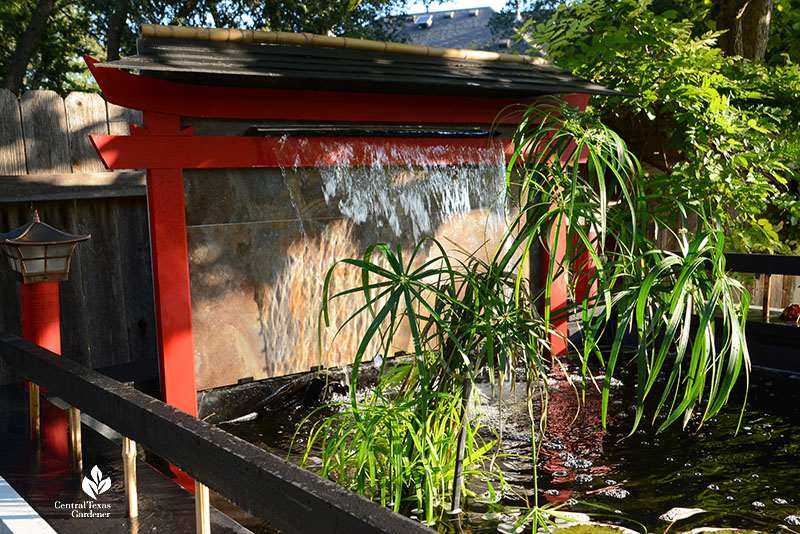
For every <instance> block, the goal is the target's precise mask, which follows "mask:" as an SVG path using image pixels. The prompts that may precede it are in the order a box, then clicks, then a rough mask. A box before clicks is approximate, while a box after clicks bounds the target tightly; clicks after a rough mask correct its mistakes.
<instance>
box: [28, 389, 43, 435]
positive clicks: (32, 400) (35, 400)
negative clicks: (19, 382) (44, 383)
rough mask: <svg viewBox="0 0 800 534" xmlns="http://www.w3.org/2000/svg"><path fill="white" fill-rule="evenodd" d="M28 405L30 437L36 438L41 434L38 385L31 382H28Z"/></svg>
mask: <svg viewBox="0 0 800 534" xmlns="http://www.w3.org/2000/svg"><path fill="white" fill-rule="evenodd" d="M28 407H29V410H28V412H29V413H28V415H29V417H30V430H31V439H32V440H38V439H40V438H41V435H42V434H41V426H40V419H39V386H38V385H36V384H34V383H33V382H28Z"/></svg>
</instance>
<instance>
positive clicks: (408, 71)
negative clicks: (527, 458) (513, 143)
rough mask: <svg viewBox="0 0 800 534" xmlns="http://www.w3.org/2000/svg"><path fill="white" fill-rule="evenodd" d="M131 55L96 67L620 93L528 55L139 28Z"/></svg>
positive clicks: (347, 83) (417, 90) (344, 82)
mask: <svg viewBox="0 0 800 534" xmlns="http://www.w3.org/2000/svg"><path fill="white" fill-rule="evenodd" d="M137 52H138V53H137V55H135V56H131V57H126V58H122V59H120V60H116V61H110V62H105V63H101V64H99V65H98V66H100V67H111V68H116V69H122V70H128V71H132V70H135V71H139V72H140V73H141V74H142V75H145V76H148V77H152V78H158V79H163V80H169V81H173V82H182V83H188V84H197V85H213V86H221V87H261V88H274V89H300V90H303V89H305V90H319V91H343V92H361V93H395V94H420V95H445V96H473V97H513V98H528V97H536V96H539V95H544V94H569V93H581V94H594V95H617V96H619V95H622V94H623V93H620V92H618V91H615V90H613V89H609V88H607V87H603V86H601V85H597V84H595V83H593V82H591V81H589V80H585V79H583V78H579V77H577V76H574V75H572V74H571V73H569V72H568V71H566V70H564V69H561V68H559V67H557V66H555V65H552V64H549V63H547V62H546V61H544V60H542V59H541V58H536V57H531V56H525V55H519V54H501V53H498V52H490V51H481V50H463V49H453V48H442V47H434V46H420V45H410V44H406V43H390V42H382V41H369V40H363V39H351V38H344V37H329V36H324V35H313V34H308V33H288V32H262V31H253V30H227V29H213V28H189V27H173V26H153V25H143V26H142V28H141V30H140V38H139V41H138V50H137Z"/></svg>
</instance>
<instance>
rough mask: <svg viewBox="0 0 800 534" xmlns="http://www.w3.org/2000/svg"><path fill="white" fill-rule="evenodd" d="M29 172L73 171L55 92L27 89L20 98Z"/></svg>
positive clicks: (64, 119) (60, 104)
mask: <svg viewBox="0 0 800 534" xmlns="http://www.w3.org/2000/svg"><path fill="white" fill-rule="evenodd" d="M20 107H21V109H22V130H23V134H24V136H25V156H26V158H27V161H28V172H31V173H37V172H53V173H66V172H72V165H70V162H69V137H68V136H67V131H68V130H67V115H66V111H65V109H64V101H63V100H61V97H60V96H58V94H56V93H55V91H28V92H27V93H25V94H24V95H23V96H22V99H21V100H20Z"/></svg>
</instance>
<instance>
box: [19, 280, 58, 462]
mask: <svg viewBox="0 0 800 534" xmlns="http://www.w3.org/2000/svg"><path fill="white" fill-rule="evenodd" d="M19 296H20V303H21V308H22V310H21V313H22V337H24V338H25V339H27V340H28V341H31V342H33V343H36V344H37V345H39V346H40V347H43V348H45V349H47V350H49V351H50V352H54V353H56V354H61V315H60V309H59V301H58V282H38V283H35V284H20V286H19ZM31 389H32V390H33V391H32V392H31V393H32V394H38V387H36V386H33V387H31ZM39 406H40V410H41V416H40V421H41V423H40V424H41V436H42V439H43V442H44V444H45V446H46V447H47V454H48V456H50V457H56V458H59V459H62V460H64V461H67V460H68V459H69V416H68V415H67V414H66V413H65V412H64V411H63V410H61V409H59V408H57V407H56V406H53V405H52V404H50V403H49V402H48V401H46V400H44V401H43V402H41V403H40V405H39Z"/></svg>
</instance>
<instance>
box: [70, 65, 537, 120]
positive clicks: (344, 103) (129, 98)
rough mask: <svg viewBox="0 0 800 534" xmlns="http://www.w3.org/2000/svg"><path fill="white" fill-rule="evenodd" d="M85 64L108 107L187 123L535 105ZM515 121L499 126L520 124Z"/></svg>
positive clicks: (440, 114)
mask: <svg viewBox="0 0 800 534" xmlns="http://www.w3.org/2000/svg"><path fill="white" fill-rule="evenodd" d="M84 60H85V61H86V64H87V65H88V66H89V69H90V70H91V71H92V74H93V75H94V78H95V80H97V83H98V85H99V86H100V88H101V89H102V90H103V95H104V96H105V97H106V100H108V101H109V102H112V103H114V104H117V105H119V106H124V107H128V108H133V109H141V110H150V111H158V112H160V113H171V114H175V115H180V116H183V117H213V118H220V119H270V120H306V121H314V122H324V121H347V122H402V123H407V124H408V123H411V124H413V123H449V124H454V123H470V124H491V123H493V122H494V121H495V119H496V118H497V116H498V115H499V114H500V113H501V112H502V111H504V110H505V109H506V108H508V107H509V106H519V105H520V104H523V105H527V104H529V103H531V102H533V100H534V99H533V98H527V99H526V98H523V99H515V98H482V97H466V96H433V95H408V94H384V93H356V92H353V93H350V92H343V91H309V90H294V89H292V90H288V89H262V88H250V87H219V86H205V85H193V84H185V83H178V82H171V81H166V80H159V79H156V78H148V77H146V76H139V75H135V74H131V73H129V72H126V71H123V70H120V69H115V68H107V67H98V66H97V63H98V61H97V60H95V59H93V58H92V57H90V56H88V55H85V56H84ZM519 109H520V112H521V111H522V109H523V108H522V107H520V108H519ZM504 115H505V113H504ZM516 115H517V116H516V117H515V116H506V117H505V118H504V119H503V120H502V121H501V122H504V123H516V122H519V114H516Z"/></svg>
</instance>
